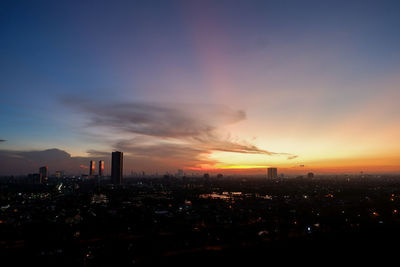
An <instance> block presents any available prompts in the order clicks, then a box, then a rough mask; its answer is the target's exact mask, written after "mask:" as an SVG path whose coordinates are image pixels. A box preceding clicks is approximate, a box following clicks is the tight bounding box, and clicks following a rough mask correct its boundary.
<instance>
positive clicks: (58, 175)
mask: <svg viewBox="0 0 400 267" xmlns="http://www.w3.org/2000/svg"><path fill="white" fill-rule="evenodd" d="M64 176H65V171H56V177H57V178H61V177H64Z"/></svg>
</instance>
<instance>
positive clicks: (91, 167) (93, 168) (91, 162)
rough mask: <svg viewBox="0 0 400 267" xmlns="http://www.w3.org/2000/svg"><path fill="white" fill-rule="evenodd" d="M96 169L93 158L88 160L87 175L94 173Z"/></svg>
mask: <svg viewBox="0 0 400 267" xmlns="http://www.w3.org/2000/svg"><path fill="white" fill-rule="evenodd" d="M95 171H96V162H95V161H94V160H91V161H90V169H89V175H90V176H92V175H94V173H95Z"/></svg>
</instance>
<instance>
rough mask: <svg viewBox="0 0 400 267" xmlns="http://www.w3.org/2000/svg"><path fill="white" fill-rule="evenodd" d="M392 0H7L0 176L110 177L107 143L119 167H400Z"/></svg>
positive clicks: (399, 67) (300, 170)
mask: <svg viewBox="0 0 400 267" xmlns="http://www.w3.org/2000/svg"><path fill="white" fill-rule="evenodd" d="M399 11H400V4H399V3H397V2H396V1H379V2H378V1H324V2H323V3H322V2H320V1H301V3H300V2H298V1H238V2H235V4H234V5H233V4H232V3H231V2H229V1H218V2H213V1H148V2H135V1H132V2H118V3H109V2H107V1H96V3H82V2H79V1H76V2H75V1H68V2H62V1H57V2H50V1H49V2H46V1H43V2H42V1H38V2H36V1H35V2H34V3H32V2H29V1H26V2H25V1H18V2H14V1H12V2H11V1H10V2H6V3H4V5H3V7H2V10H0V18H1V21H2V22H1V26H0V33H1V35H2V36H3V38H2V39H3V40H4V41H3V42H1V43H0V51H2V53H1V54H2V55H1V60H0V73H1V74H0V78H1V79H0V89H1V92H2V94H1V98H0V124H1V125H2V127H1V131H0V175H21V174H24V175H25V174H28V173H33V172H35V173H36V172H37V170H38V169H39V168H40V167H42V166H48V168H49V173H54V172H55V171H56V170H65V171H67V173H73V174H82V173H89V168H90V166H89V162H90V161H91V160H93V172H94V173H95V172H99V171H98V170H96V167H97V166H96V163H95V162H96V161H97V162H98V164H99V165H100V162H99V161H100V160H104V169H105V175H110V174H111V158H110V151H123V152H124V171H125V173H131V172H132V171H133V172H137V173H141V172H142V171H144V172H146V173H160V174H162V173H165V172H169V173H175V172H176V170H178V169H182V170H183V171H185V172H188V173H191V172H193V173H205V172H211V173H224V174H225V173H228V174H261V173H263V174H265V173H266V169H267V168H269V167H277V168H278V169H279V173H281V171H282V172H283V173H285V174H293V175H295V174H307V173H309V172H312V173H315V174H324V173H360V172H364V173H389V174H390V173H400V164H399V163H400V152H399V151H400V142H399V141H398V140H400V117H399V116H398V114H399V109H398V103H397V102H398V99H399V97H400V88H399V84H400V83H399V78H398V77H400V75H399V71H400V50H399V47H400V38H399V36H398V35H397V34H396V33H397V29H398V28H399V27H400V20H399V19H398V14H399ZM99 167H100V166H99Z"/></svg>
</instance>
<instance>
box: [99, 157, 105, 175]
mask: <svg viewBox="0 0 400 267" xmlns="http://www.w3.org/2000/svg"><path fill="white" fill-rule="evenodd" d="M103 175H104V160H100V161H99V176H100V177H101V176H103Z"/></svg>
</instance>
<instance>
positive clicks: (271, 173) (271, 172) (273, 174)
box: [267, 168, 278, 179]
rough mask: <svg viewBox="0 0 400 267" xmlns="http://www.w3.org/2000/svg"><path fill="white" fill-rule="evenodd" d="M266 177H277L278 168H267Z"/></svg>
mask: <svg viewBox="0 0 400 267" xmlns="http://www.w3.org/2000/svg"><path fill="white" fill-rule="evenodd" d="M267 177H268V179H275V178H278V169H277V168H268V170H267Z"/></svg>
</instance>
